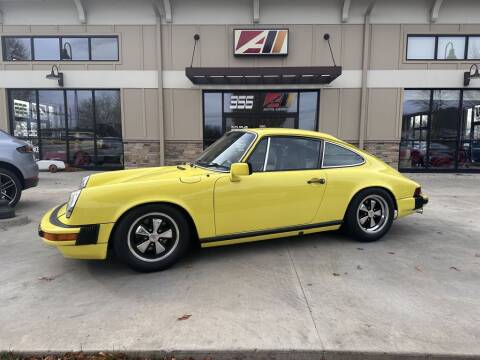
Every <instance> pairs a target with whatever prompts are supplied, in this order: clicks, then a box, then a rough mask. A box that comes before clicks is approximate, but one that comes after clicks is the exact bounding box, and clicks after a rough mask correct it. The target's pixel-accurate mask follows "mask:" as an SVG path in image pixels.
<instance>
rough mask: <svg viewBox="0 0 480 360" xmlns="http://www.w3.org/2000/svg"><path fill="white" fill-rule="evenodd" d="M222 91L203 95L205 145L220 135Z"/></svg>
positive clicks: (211, 142)
mask: <svg viewBox="0 0 480 360" xmlns="http://www.w3.org/2000/svg"><path fill="white" fill-rule="evenodd" d="M222 133H223V131H222V93H216V92H206V93H204V95H203V139H204V140H203V141H204V143H205V145H206V146H209V145H210V144H213V142H215V140H216V139H218V138H219V137H220V136H222Z"/></svg>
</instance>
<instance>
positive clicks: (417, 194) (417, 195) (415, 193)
mask: <svg viewBox="0 0 480 360" xmlns="http://www.w3.org/2000/svg"><path fill="white" fill-rule="evenodd" d="M420 195H422V188H421V187H417V188H416V189H415V192H414V193H413V197H419V196H420Z"/></svg>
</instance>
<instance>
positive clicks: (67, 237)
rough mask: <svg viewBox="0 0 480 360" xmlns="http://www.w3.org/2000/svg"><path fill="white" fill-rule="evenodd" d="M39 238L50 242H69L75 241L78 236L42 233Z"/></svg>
mask: <svg viewBox="0 0 480 360" xmlns="http://www.w3.org/2000/svg"><path fill="white" fill-rule="evenodd" d="M40 236H41V237H42V238H44V239H45V240H50V241H71V240H77V236H78V234H50V233H46V232H42V233H41V234H40Z"/></svg>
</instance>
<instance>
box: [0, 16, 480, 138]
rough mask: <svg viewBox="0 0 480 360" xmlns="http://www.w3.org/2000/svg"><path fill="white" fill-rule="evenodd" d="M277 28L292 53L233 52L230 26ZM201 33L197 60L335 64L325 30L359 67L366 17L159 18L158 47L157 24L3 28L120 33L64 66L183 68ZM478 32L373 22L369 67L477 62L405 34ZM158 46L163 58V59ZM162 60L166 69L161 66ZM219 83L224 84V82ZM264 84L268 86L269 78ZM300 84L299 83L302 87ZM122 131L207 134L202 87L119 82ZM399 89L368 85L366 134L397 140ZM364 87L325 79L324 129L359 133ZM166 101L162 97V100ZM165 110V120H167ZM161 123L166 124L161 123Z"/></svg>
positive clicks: (7, 28) (30, 65)
mask: <svg viewBox="0 0 480 360" xmlns="http://www.w3.org/2000/svg"><path fill="white" fill-rule="evenodd" d="M254 27H258V28H268V27H274V28H280V27H285V28H288V29H289V30H290V41H289V45H290V47H289V55H288V56H287V57H276V58H259V57H250V58H238V57H234V56H233V29H235V28H254ZM195 33H198V34H200V37H201V38H200V41H199V43H198V45H197V50H196V55H195V58H194V66H205V67H207V66H226V67H227V66H230V67H233V66H257V67H261V66H311V65H324V66H329V65H332V61H331V57H330V53H329V50H328V45H327V43H326V42H325V41H324V40H323V34H324V33H329V34H330V35H331V45H332V49H333V52H334V56H335V60H336V62H337V64H338V65H341V66H342V67H343V69H344V70H360V69H361V67H362V49H363V25H362V24H332V25H308V24H306V25H281V24H278V25H271V26H268V25H262V26H255V25H181V24H164V25H162V26H161V51H159V50H160V49H158V44H159V43H160V42H159V41H158V39H157V37H158V34H159V33H158V28H157V26H155V25H58V26H57V25H55V26H49V25H35V26H27V25H25V26H23V25H3V26H1V27H0V35H22V34H25V35H28V34H32V35H68V34H70V35H87V34H90V35H102V34H113V35H118V36H119V39H120V60H119V61H118V62H111V63H103V62H57V64H58V65H59V68H60V70H154V71H156V70H167V71H168V70H179V71H183V70H184V69H185V67H186V66H189V65H190V60H191V55H192V48H193V42H194V41H193V35H194V34H195ZM409 33H416V34H419V33H422V34H428V33H432V34H468V33H480V24H478V25H477V24H467V25H461V24H374V25H371V33H370V38H369V40H370V41H371V44H370V45H371V54H370V56H369V57H368V64H369V69H371V70H396V69H466V68H468V67H469V66H470V65H471V64H472V62H469V61H458V62H457V61H456V62H442V61H435V62H432V61H430V62H428V61H413V62H412V61H409V62H407V61H405V59H404V58H405V46H406V36H407V34H409ZM159 54H162V55H161V59H158V56H159ZM159 60H161V62H162V69H159ZM52 64H53V62H15V63H13V62H3V61H2V60H1V57H0V70H45V71H48V70H50V68H51V65H52ZM220 88H221V87H219V89H220ZM263 88H268V86H264V87H263ZM300 88H301V87H300ZM121 94H122V124H123V136H124V139H125V140H128V141H141V140H146V141H156V140H159V139H160V138H161V134H162V131H163V132H164V134H165V140H166V141H184V140H191V141H200V140H201V139H202V90H201V89H198V88H192V89H180V88H179V89H170V88H169V89H143V88H122V89H121ZM402 94H403V90H402V89H400V88H388V89H383V88H370V89H368V91H367V94H366V97H367V101H366V104H367V109H366V126H365V140H366V141H369V140H386V141H390V140H391V141H393V140H397V141H398V140H399V136H400V129H401V111H402ZM360 99H361V90H360V89H359V88H343V89H341V88H328V86H327V87H320V111H319V119H318V122H319V130H320V131H325V132H328V133H331V134H333V135H335V136H338V137H340V138H342V139H345V140H349V141H357V140H358V139H359V127H360V125H359V119H360ZM161 101H163V108H162V104H161ZM0 115H1V116H0V128H1V129H8V113H7V104H6V92H5V90H4V89H0ZM162 117H163V118H164V120H162ZM162 123H163V125H162Z"/></svg>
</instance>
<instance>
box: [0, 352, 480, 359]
mask: <svg viewBox="0 0 480 360" xmlns="http://www.w3.org/2000/svg"><path fill="white" fill-rule="evenodd" d="M0 354H1V355H4V356H5V355H6V359H10V358H11V359H23V358H27V357H32V356H33V357H39V358H45V357H49V358H51V357H52V356H53V357H55V358H58V359H60V360H61V359H62V358H67V359H69V360H75V359H85V358H86V357H85V356H91V357H90V359H105V356H107V358H113V359H115V358H118V359H123V360H127V359H159V360H160V359H161V360H169V359H176V360H182V359H185V360H186V359H188V360H399V359H400V360H420V359H421V360H460V359H462V360H467V359H468V360H470V359H480V354H478V355H473V354H448V353H436V354H433V353H432V354H429V353H401V352H366V351H332V350H325V351H322V350H258V351H257V350H230V351H229V350H225V351H197V350H193V351H186V350H179V351H162V350H160V351H131V350H130V351H113V352H109V351H85V352H70V353H68V352H67V353H63V352H58V351H39V352H34V351H29V352H21V351H18V352H17V351H13V352H3V353H2V351H0ZM9 356H11V357H9Z"/></svg>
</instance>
